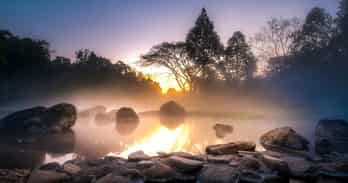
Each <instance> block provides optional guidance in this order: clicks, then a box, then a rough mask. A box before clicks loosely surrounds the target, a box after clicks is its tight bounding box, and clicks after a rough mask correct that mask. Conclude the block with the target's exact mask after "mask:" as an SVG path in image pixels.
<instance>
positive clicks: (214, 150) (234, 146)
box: [205, 142, 256, 155]
mask: <svg viewBox="0 0 348 183" xmlns="http://www.w3.org/2000/svg"><path fill="white" fill-rule="evenodd" d="M255 148H256V144H255V143H254V142H231V143H228V144H218V145H211V146H208V147H207V148H206V150H205V151H206V152H207V154H214V155H224V154H236V153H238V151H255Z"/></svg>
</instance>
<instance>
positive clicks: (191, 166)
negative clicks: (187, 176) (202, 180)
mask: <svg viewBox="0 0 348 183" xmlns="http://www.w3.org/2000/svg"><path fill="white" fill-rule="evenodd" d="M163 163H164V164H166V165H168V166H170V167H172V168H174V169H176V170H177V171H179V172H182V173H190V172H194V171H197V170H200V169H201V168H202V167H203V164H204V163H203V162H202V161H197V160H192V159H187V158H183V157H179V156H170V157H169V158H166V159H164V160H163Z"/></svg>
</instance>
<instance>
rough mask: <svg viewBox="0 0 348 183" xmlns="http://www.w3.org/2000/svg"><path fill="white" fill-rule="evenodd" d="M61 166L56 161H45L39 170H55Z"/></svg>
mask: <svg viewBox="0 0 348 183" xmlns="http://www.w3.org/2000/svg"><path fill="white" fill-rule="evenodd" d="M61 168H62V167H61V166H60V165H59V163H57V162H52V163H47V164H44V165H42V166H41V167H40V169H41V170H52V171H57V170H60V169H61Z"/></svg>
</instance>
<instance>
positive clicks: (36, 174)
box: [28, 170, 68, 183]
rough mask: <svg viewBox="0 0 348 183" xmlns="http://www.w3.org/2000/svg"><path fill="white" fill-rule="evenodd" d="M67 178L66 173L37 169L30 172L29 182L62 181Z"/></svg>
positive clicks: (52, 182)
mask: <svg viewBox="0 0 348 183" xmlns="http://www.w3.org/2000/svg"><path fill="white" fill-rule="evenodd" d="M67 178H68V176H67V175H66V174H65V173H60V172H55V171H48V170H35V171H33V172H32V173H31V174H30V176H29V179H28V183H60V182H62V181H63V180H65V179H67Z"/></svg>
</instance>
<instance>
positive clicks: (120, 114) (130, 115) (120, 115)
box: [116, 107, 139, 121]
mask: <svg viewBox="0 0 348 183" xmlns="http://www.w3.org/2000/svg"><path fill="white" fill-rule="evenodd" d="M116 121H139V117H138V115H137V113H136V112H135V111H134V110H133V109H132V108H129V107H122V108H120V109H119V110H118V111H117V113H116Z"/></svg>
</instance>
